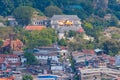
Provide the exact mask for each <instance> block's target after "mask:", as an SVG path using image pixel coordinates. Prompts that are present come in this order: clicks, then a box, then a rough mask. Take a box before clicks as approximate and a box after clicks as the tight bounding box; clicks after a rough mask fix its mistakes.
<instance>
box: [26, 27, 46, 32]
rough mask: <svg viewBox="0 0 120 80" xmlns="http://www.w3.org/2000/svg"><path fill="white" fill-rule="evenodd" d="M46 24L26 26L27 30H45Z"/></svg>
mask: <svg viewBox="0 0 120 80" xmlns="http://www.w3.org/2000/svg"><path fill="white" fill-rule="evenodd" d="M45 28H46V27H45V26H26V27H25V30H30V31H31V30H43V29H45Z"/></svg>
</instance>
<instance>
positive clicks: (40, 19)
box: [31, 16, 50, 27]
mask: <svg viewBox="0 0 120 80" xmlns="http://www.w3.org/2000/svg"><path fill="white" fill-rule="evenodd" d="M31 22H32V25H34V26H46V27H48V26H49V25H50V23H49V22H50V20H48V19H47V17H45V16H37V17H34V18H32V21H31Z"/></svg>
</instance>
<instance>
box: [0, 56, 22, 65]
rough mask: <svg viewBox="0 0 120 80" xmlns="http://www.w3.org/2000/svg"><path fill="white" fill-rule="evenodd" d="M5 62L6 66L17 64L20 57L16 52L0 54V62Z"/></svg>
mask: <svg viewBox="0 0 120 80" xmlns="http://www.w3.org/2000/svg"><path fill="white" fill-rule="evenodd" d="M3 63H5V64H6V65H7V67H10V66H12V65H14V66H19V65H20V58H19V57H18V56H17V55H16V54H0V64H3Z"/></svg>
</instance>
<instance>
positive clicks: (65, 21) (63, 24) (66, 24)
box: [50, 15, 82, 39]
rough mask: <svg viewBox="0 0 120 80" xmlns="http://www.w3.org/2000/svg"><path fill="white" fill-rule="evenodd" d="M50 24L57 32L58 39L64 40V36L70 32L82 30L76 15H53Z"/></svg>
mask: <svg viewBox="0 0 120 80" xmlns="http://www.w3.org/2000/svg"><path fill="white" fill-rule="evenodd" d="M50 24H51V27H52V28H54V29H55V30H56V31H57V33H58V36H59V39H61V38H64V34H65V33H67V32H68V31H70V30H72V31H79V29H81V28H82V27H81V21H80V19H79V18H78V16H77V15H54V16H53V17H52V18H51V19H50Z"/></svg>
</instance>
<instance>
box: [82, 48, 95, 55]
mask: <svg viewBox="0 0 120 80" xmlns="http://www.w3.org/2000/svg"><path fill="white" fill-rule="evenodd" d="M82 52H83V53H85V54H95V52H94V50H87V49H86V50H82Z"/></svg>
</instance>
